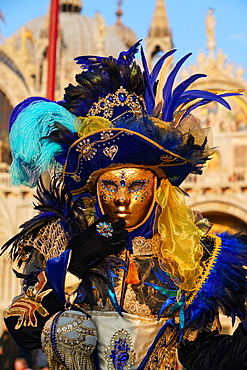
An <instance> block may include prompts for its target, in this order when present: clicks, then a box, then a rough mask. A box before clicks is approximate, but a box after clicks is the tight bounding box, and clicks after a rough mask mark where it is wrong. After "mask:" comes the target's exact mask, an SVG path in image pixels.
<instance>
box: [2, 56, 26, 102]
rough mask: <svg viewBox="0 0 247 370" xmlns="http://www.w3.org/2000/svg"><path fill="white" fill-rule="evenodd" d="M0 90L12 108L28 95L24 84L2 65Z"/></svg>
mask: <svg viewBox="0 0 247 370" xmlns="http://www.w3.org/2000/svg"><path fill="white" fill-rule="evenodd" d="M0 90H1V91H2V92H3V93H4V94H5V95H6V96H7V98H8V99H9V101H10V104H11V105H12V106H13V107H14V106H16V105H17V104H18V103H19V102H20V101H22V100H24V99H25V98H27V97H28V96H29V95H30V92H29V91H28V88H27V86H26V84H25V83H24V82H23V81H22V80H21V79H20V78H19V77H18V76H17V75H16V74H15V73H14V72H13V71H12V70H11V69H10V68H8V67H7V66H6V65H5V64H3V63H0Z"/></svg>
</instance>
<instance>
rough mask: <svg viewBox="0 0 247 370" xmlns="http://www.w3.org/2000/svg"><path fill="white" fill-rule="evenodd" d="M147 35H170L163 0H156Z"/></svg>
mask: <svg viewBox="0 0 247 370" xmlns="http://www.w3.org/2000/svg"><path fill="white" fill-rule="evenodd" d="M148 36H149V37H163V36H170V29H169V24H168V18H167V13H166V8H165V3H164V0H156V5H155V9H154V13H153V19H152V22H151V25H150V28H149V32H148Z"/></svg>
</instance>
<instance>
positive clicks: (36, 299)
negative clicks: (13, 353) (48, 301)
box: [5, 272, 52, 329]
mask: <svg viewBox="0 0 247 370" xmlns="http://www.w3.org/2000/svg"><path fill="white" fill-rule="evenodd" d="M46 283H47V278H46V275H45V272H41V273H40V274H39V275H38V282H37V283H36V284H35V285H34V286H30V287H29V288H28V289H27V290H26V293H25V294H23V295H21V296H19V297H17V299H16V300H15V301H14V302H13V303H12V305H11V306H10V307H9V308H8V309H7V312H6V315H5V318H8V317H11V316H19V318H18V321H17V324H16V326H15V329H19V328H20V327H21V326H32V327H34V328H36V327H37V326H38V322H37V317H36V312H38V313H39V314H40V315H41V316H43V317H46V316H49V312H48V311H47V310H46V309H45V308H44V307H43V306H42V300H43V298H44V297H45V296H46V295H48V294H49V293H50V292H51V291H52V289H47V290H44V291H42V290H43V288H44V286H45V284H46Z"/></svg>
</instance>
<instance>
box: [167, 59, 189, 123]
mask: <svg viewBox="0 0 247 370" xmlns="http://www.w3.org/2000/svg"><path fill="white" fill-rule="evenodd" d="M191 54H192V53H189V54H187V55H185V56H184V57H183V58H182V59H180V60H179V61H178V63H177V64H176V65H175V67H174V68H173V70H172V71H171V73H170V74H169V76H168V77H167V80H166V83H165V85H164V88H163V99H164V106H163V109H162V119H163V121H165V122H167V115H168V109H169V105H170V101H171V96H172V87H173V84H174V80H175V78H176V76H177V73H178V71H179V69H180V68H181V66H182V65H183V63H184V62H185V61H186V59H188V58H189V57H190V56H191Z"/></svg>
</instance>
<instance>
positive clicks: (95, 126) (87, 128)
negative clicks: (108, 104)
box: [74, 116, 114, 137]
mask: <svg viewBox="0 0 247 370" xmlns="http://www.w3.org/2000/svg"><path fill="white" fill-rule="evenodd" d="M74 125H75V128H76V130H77V132H78V134H79V136H81V137H83V136H87V135H90V134H92V133H93V132H96V131H98V130H102V129H105V128H113V127H114V125H113V124H112V123H111V122H110V121H108V119H106V118H103V117H98V116H90V117H78V118H77V119H76V120H75V123H74Z"/></svg>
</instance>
